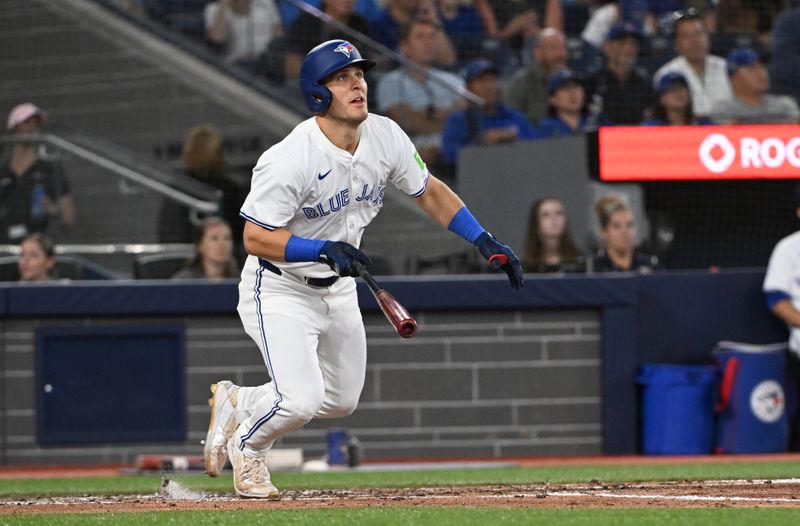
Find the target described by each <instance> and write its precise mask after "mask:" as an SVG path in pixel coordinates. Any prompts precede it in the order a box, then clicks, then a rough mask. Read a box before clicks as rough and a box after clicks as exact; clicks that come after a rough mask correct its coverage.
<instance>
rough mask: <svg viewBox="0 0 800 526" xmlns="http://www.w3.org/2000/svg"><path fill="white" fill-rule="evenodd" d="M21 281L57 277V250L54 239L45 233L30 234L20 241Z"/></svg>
mask: <svg viewBox="0 0 800 526" xmlns="http://www.w3.org/2000/svg"><path fill="white" fill-rule="evenodd" d="M18 265H19V280H20V281H49V280H52V279H55V267H56V251H55V245H54V244H53V241H52V240H51V239H50V238H49V237H47V236H46V235H44V234H40V233H38V232H37V233H35V234H30V235H28V236H27V237H25V239H23V240H22V243H20V253H19V264H18Z"/></svg>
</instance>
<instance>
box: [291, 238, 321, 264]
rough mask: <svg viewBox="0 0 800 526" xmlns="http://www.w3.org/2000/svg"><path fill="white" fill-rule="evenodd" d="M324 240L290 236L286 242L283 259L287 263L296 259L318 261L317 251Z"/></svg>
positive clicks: (318, 251)
mask: <svg viewBox="0 0 800 526" xmlns="http://www.w3.org/2000/svg"><path fill="white" fill-rule="evenodd" d="M324 244H325V241H321V240H319V239H306V238H304V237H297V236H292V237H290V238H289V242H288V243H286V250H285V251H284V253H283V259H285V260H286V261H287V262H288V263H293V262H297V261H319V253H320V251H321V250H322V245H324Z"/></svg>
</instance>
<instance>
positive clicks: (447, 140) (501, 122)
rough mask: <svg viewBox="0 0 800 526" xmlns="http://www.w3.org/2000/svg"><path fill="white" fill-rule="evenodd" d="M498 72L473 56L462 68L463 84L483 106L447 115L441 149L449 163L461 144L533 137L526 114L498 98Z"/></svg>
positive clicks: (532, 130) (533, 131) (499, 141)
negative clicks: (473, 58)
mask: <svg viewBox="0 0 800 526" xmlns="http://www.w3.org/2000/svg"><path fill="white" fill-rule="evenodd" d="M498 75H499V71H498V69H497V67H495V65H494V64H492V63H491V62H489V61H488V60H484V59H476V60H473V61H472V62H470V63H469V64H467V66H466V67H465V68H464V72H463V76H464V81H465V82H466V87H467V89H468V90H469V91H471V92H472V93H474V94H475V95H477V96H478V97H480V98H482V99H483V106H482V107H479V108H478V107H474V106H471V107H469V108H467V109H466V110H464V111H460V112H458V113H454V114H452V115H450V117H448V119H447V121H445V123H444V129H443V131H442V153H443V156H444V159H445V162H446V163H447V164H448V165H450V166H454V165H455V164H456V161H457V159H458V152H459V150H461V148H462V147H464V146H468V145H471V144H498V143H504V142H513V141H516V140H520V139H522V140H526V139H533V138H535V137H536V131H535V130H534V128H533V126H531V124H530V123H529V122H528V120H527V119H526V118H525V116H524V115H523V114H522V113H521V112H518V111H516V110H513V109H511V108H509V107H508V106H506V105H505V104H503V103H502V102H501V100H500V83H499V81H498Z"/></svg>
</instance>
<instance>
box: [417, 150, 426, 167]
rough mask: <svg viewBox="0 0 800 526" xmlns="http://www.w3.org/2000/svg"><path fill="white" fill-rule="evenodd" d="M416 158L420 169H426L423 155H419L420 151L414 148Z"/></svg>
mask: <svg viewBox="0 0 800 526" xmlns="http://www.w3.org/2000/svg"><path fill="white" fill-rule="evenodd" d="M414 160H415V161H417V165H419V169H420V170H424V169H425V163H424V162H422V157H420V156H419V152H417V151H416V150H414Z"/></svg>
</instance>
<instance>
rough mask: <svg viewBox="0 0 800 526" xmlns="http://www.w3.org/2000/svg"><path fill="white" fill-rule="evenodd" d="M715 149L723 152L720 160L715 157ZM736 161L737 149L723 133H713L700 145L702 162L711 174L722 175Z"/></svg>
mask: <svg viewBox="0 0 800 526" xmlns="http://www.w3.org/2000/svg"><path fill="white" fill-rule="evenodd" d="M715 148H719V149H721V150H722V156H721V157H720V158H719V159H717V158H715V157H714V155H713V153H714V149H715ZM735 160H736V147H735V146H734V145H733V143H731V141H730V139H728V138H727V137H725V136H724V135H722V134H721V133H712V134H711V135H709V136H708V137H706V138H705V140H704V141H703V143H702V144H701V145H700V162H702V163H703V166H705V167H706V168H707V169H708V171H709V172H714V173H715V174H720V173H722V172H724V171H726V170H727V169H728V168H730V167H731V165H732V164H733V161H735Z"/></svg>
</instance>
